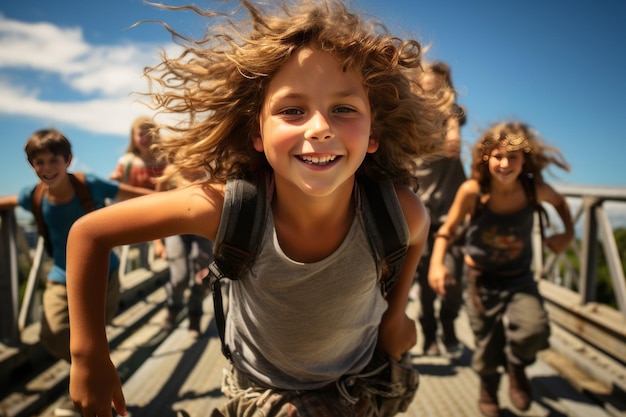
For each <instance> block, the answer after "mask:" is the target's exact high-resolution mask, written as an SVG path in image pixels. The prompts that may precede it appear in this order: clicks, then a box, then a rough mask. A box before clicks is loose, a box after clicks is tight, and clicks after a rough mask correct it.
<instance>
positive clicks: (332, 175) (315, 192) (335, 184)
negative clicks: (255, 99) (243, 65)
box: [254, 48, 378, 197]
mask: <svg viewBox="0 0 626 417" xmlns="http://www.w3.org/2000/svg"><path fill="white" fill-rule="evenodd" d="M371 122H372V121H371V114H370V103H369V99H368V97H367V93H366V92H365V89H364V88H363V83H362V81H361V79H360V76H359V75H357V74H356V73H354V72H344V71H343V70H342V68H341V67H340V65H339V62H338V61H337V59H335V57H334V56H333V55H331V54H329V53H325V52H320V51H317V50H312V49H310V48H303V49H301V50H299V51H298V52H297V53H295V54H294V56H293V57H291V59H290V60H289V61H288V62H287V63H285V65H284V66H283V67H282V68H281V70H280V71H278V73H277V74H276V75H275V76H274V77H273V78H272V81H271V82H270V84H269V87H268V90H267V95H266V99H265V102H264V104H263V107H262V110H261V115H260V117H259V124H260V127H261V135H260V137H258V138H256V139H255V141H254V147H255V148H256V149H257V150H258V151H260V152H261V151H263V152H265V156H266V158H267V160H268V161H269V163H270V165H272V168H273V169H274V176H275V180H276V184H277V186H278V187H283V186H285V187H289V188H292V190H290V192H301V193H304V194H307V195H309V196H311V197H321V196H324V195H329V194H332V193H333V192H334V191H335V190H337V188H339V187H342V186H343V187H347V188H351V187H352V183H353V181H354V172H355V171H356V170H357V168H358V167H359V166H360V165H361V163H362V162H363V159H364V157H365V154H366V153H367V152H374V151H376V150H377V149H378V142H377V141H376V140H374V139H372V138H371V137H370V134H371V132H370V128H371Z"/></svg>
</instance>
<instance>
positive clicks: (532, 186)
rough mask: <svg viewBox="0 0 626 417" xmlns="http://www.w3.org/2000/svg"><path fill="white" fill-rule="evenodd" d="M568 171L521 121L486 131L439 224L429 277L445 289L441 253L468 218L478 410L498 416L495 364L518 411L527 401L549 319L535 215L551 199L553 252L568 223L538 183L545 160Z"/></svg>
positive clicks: (557, 200)
mask: <svg viewBox="0 0 626 417" xmlns="http://www.w3.org/2000/svg"><path fill="white" fill-rule="evenodd" d="M551 163H553V164H555V165H557V166H558V167H560V168H563V169H566V170H567V169H568V166H567V164H566V163H565V161H564V160H563V159H562V157H561V154H560V153H559V152H558V151H557V150H556V149H554V148H552V147H548V146H546V145H545V144H543V141H542V140H541V138H540V137H539V136H538V134H537V133H536V132H534V131H533V130H531V129H530V127H529V126H527V125H526V124H523V123H519V122H505V123H498V124H495V125H493V126H492V127H491V128H489V129H488V130H487V131H486V132H484V134H483V135H482V136H481V138H480V139H479V140H478V142H477V143H476V146H475V147H474V149H473V160H472V172H471V179H469V180H467V181H466V182H465V183H464V184H463V185H462V186H461V187H460V188H459V191H458V192H457V194H456V197H455V200H454V203H453V204H452V207H451V208H450V212H449V213H448V217H447V219H446V221H445V223H444V224H443V225H442V226H441V227H440V228H439V230H438V232H437V235H436V239H435V246H434V248H433V254H432V257H431V263H430V273H429V276H428V279H429V282H430V284H431V286H432V287H433V289H434V290H435V291H437V292H438V293H440V294H442V293H444V288H445V287H444V286H445V281H446V279H447V276H448V274H449V271H448V270H447V268H446V267H445V266H444V263H443V259H444V253H445V251H446V248H447V247H448V245H449V244H450V243H451V242H452V241H453V240H454V239H455V238H456V237H457V236H455V233H454V231H455V230H456V228H457V226H458V225H459V224H460V223H461V222H462V221H463V220H464V219H465V218H466V216H470V221H469V227H468V230H467V233H466V235H465V239H466V241H465V258H464V261H465V269H466V272H465V274H466V275H465V278H466V279H467V282H468V296H467V311H468V315H469V318H470V324H471V328H472V331H473V333H474V339H475V343H476V350H475V351H474V356H473V360H472V367H473V369H474V370H475V371H476V372H477V373H478V375H479V377H480V397H479V401H478V405H479V408H480V410H481V412H482V413H483V414H484V415H486V416H497V415H498V414H499V403H498V396H497V392H498V386H499V381H500V374H499V367H500V366H504V367H505V369H506V370H507V373H508V375H509V386H510V389H509V396H510V398H511V402H512V403H513V405H514V406H515V407H517V408H518V409H520V410H527V409H528V408H529V407H530V404H531V401H532V392H531V387H530V383H529V381H528V379H527V377H526V374H525V370H524V368H525V367H526V366H528V365H530V364H531V363H533V362H534V361H535V359H536V355H537V352H538V351H540V350H542V349H546V348H547V347H548V337H549V333H550V328H549V323H548V316H547V313H546V310H545V309H544V306H543V299H542V297H541V295H540V294H539V291H538V288H537V282H536V281H535V280H534V274H533V271H532V270H531V261H532V245H531V243H532V241H531V237H532V236H531V235H532V230H533V219H534V213H535V212H536V211H538V209H539V205H540V204H542V203H549V204H551V205H552V206H554V208H555V209H556V212H557V213H558V215H559V217H560V218H561V221H562V223H563V227H564V231H563V232H562V233H556V234H553V235H552V236H549V237H546V238H545V239H544V241H543V242H544V244H545V245H546V246H547V247H548V248H550V249H551V250H552V251H553V252H555V253H559V252H562V251H563V250H565V248H566V247H567V245H568V244H569V243H570V241H571V240H572V238H573V236H574V228H573V224H572V219H571V216H570V211H569V207H568V204H567V201H566V200H565V198H564V197H563V196H562V195H561V194H559V193H558V192H556V191H555V190H554V189H553V188H552V187H551V186H550V185H548V184H547V183H546V182H544V180H543V177H542V171H543V169H544V168H546V166H548V165H549V164H551Z"/></svg>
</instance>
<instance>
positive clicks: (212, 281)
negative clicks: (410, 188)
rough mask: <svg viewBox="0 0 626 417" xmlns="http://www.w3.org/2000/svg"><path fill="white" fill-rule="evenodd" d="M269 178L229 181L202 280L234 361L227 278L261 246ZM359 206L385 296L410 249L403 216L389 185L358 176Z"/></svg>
mask: <svg viewBox="0 0 626 417" xmlns="http://www.w3.org/2000/svg"><path fill="white" fill-rule="evenodd" d="M268 181H269V179H268V178H265V181H263V182H262V183H261V184H259V185H258V186H257V184H255V183H254V182H251V181H249V180H245V179H233V180H229V181H228V182H227V183H226V192H225V195H224V207H223V209H222V217H221V219H220V224H219V228H218V232H217V236H216V239H215V242H213V255H214V260H213V262H212V263H211V264H210V265H209V273H208V275H207V276H206V277H205V278H204V281H205V282H208V285H209V286H210V287H211V289H212V291H213V304H214V311H215V322H216V324H217V330H218V333H219V336H220V340H221V342H222V353H223V354H224V356H225V357H226V358H227V359H229V360H230V358H231V353H230V349H229V347H228V345H226V342H225V332H226V317H225V315H224V307H223V300H222V292H221V282H220V281H221V280H222V279H223V278H229V279H239V278H241V277H242V276H243V273H244V272H245V271H246V270H247V269H248V268H249V267H250V265H252V263H253V262H254V259H255V257H256V254H257V251H258V249H259V247H260V244H261V239H262V237H263V231H264V230H265V225H266V220H267V216H268V214H269V209H268V207H269V201H268V196H267V191H268V184H269V182H268ZM358 195H359V196H360V197H359V201H358V202H357V205H358V207H359V209H358V211H359V213H360V216H361V220H362V222H363V225H364V228H365V230H366V232H367V236H368V241H369V244H370V248H371V250H372V253H373V255H374V258H375V260H376V264H377V268H378V271H380V276H381V279H380V286H381V291H382V293H383V295H384V296H387V294H388V292H389V291H390V290H391V288H393V286H394V285H395V283H396V281H397V278H398V274H399V272H400V268H401V267H402V263H403V262H404V258H405V256H406V253H407V249H408V244H407V242H408V231H407V229H406V225H405V224H404V214H403V213H402V208H401V207H400V202H399V201H398V196H397V194H396V191H395V188H394V186H393V184H392V183H391V182H385V183H377V182H374V181H372V180H369V179H365V178H359V194H358Z"/></svg>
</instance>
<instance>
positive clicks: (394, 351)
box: [378, 314, 417, 361]
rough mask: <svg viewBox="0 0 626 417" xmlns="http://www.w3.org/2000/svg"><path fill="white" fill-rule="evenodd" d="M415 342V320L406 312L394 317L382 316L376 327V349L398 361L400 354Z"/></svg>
mask: <svg viewBox="0 0 626 417" xmlns="http://www.w3.org/2000/svg"><path fill="white" fill-rule="evenodd" d="M416 343H417V328H416V325H415V321H413V320H411V319H410V318H409V317H408V316H407V315H406V314H402V316H400V317H396V318H395V319H394V318H392V317H388V316H387V315H385V316H383V320H382V321H381V322H380V326H379V327H378V349H379V350H382V351H383V352H385V353H386V354H387V355H389V356H390V357H391V358H393V359H394V360H395V361H400V359H401V358H402V355H403V354H404V353H406V352H407V351H409V350H410V349H411V348H412V347H413V346H415V344H416Z"/></svg>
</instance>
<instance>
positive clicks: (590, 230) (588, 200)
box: [579, 197, 599, 305]
mask: <svg viewBox="0 0 626 417" xmlns="http://www.w3.org/2000/svg"><path fill="white" fill-rule="evenodd" d="M598 204H599V203H598V199H597V198H593V197H584V198H583V207H584V211H585V216H584V217H583V222H584V223H583V231H582V233H583V242H582V254H581V255H582V256H581V257H582V259H581V260H580V284H579V285H580V288H579V293H580V302H581V304H582V305H584V304H587V303H589V302H592V301H595V300H596V277H597V274H596V269H597V267H598V240H597V237H598V221H597V218H596V208H597V207H598Z"/></svg>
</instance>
